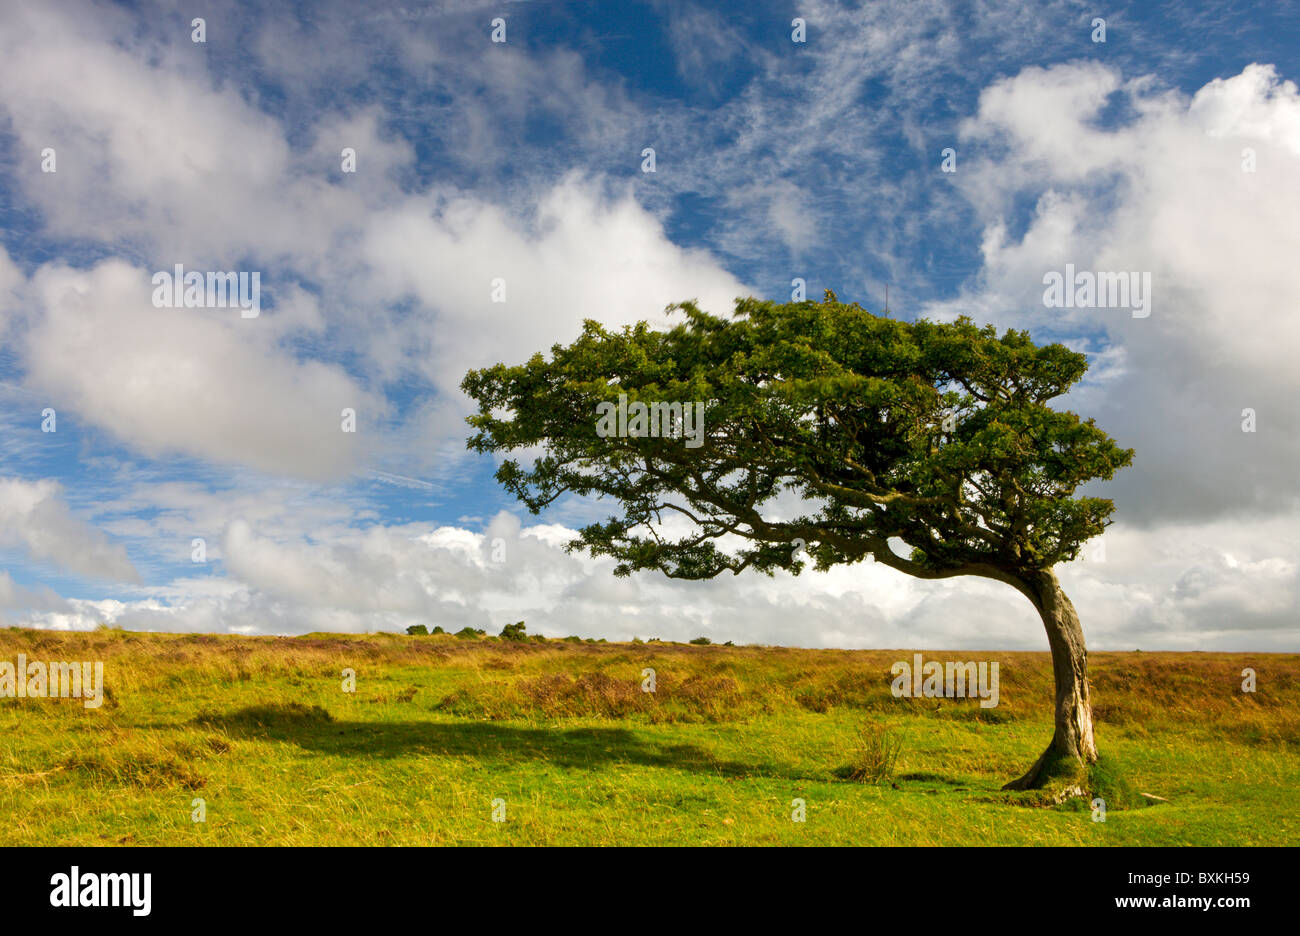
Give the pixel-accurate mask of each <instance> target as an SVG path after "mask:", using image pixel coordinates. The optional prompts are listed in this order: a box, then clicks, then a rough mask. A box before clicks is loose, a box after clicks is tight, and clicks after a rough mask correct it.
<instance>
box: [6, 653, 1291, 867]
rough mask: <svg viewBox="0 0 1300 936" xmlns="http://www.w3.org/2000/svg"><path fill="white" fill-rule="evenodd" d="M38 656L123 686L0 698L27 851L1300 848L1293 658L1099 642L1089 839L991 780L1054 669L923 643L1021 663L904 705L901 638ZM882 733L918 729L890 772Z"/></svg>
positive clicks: (11, 830) (1082, 818)
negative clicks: (884, 646)
mask: <svg viewBox="0 0 1300 936" xmlns="http://www.w3.org/2000/svg"><path fill="white" fill-rule="evenodd" d="M19 652H22V653H25V654H26V655H27V657H28V658H29V659H41V660H68V661H73V660H103V661H104V669H105V680H106V683H107V685H108V686H109V688H110V690H111V698H110V699H109V700H108V701H106V702H105V704H104V706H103V707H102V708H100V709H98V710H87V709H85V708H84V706H82V705H81V703H80V702H79V701H76V700H30V699H29V700H16V699H0V816H3V820H2V821H0V844H6V845H12V844H27V845H38V844H42V845H43V844H68V845H72V844H81V845H85V844H195V845H200V844H221V845H252V844H264V845H297V844H302V845H313V844H364V845H371V844H403V845H423V844H459V843H466V844H557V845H560V844H620V845H637V844H701V845H704V844H708V845H721V844H790V845H795V844H819V845H821V844H862V845H867V844H879V845H922V844H941V845H942V844H990V845H995V844H1014V845H1026V844H1052V845H1057V844H1061V845H1076V844H1077V845H1135V844H1136V845H1141V844H1161V845H1182V844H1207V845H1208V844H1217V845H1238V844H1265V845H1281V844H1291V845H1294V844H1297V842H1298V841H1300V823H1298V822H1297V819H1296V818H1295V810H1294V807H1293V805H1292V804H1291V802H1290V797H1291V795H1292V791H1293V790H1294V789H1295V788H1296V787H1297V786H1300V714H1298V713H1300V706H1298V705H1297V702H1300V656H1297V655H1294V654H1200V653H1195V654H1179V653H1099V654H1094V655H1093V656H1092V658H1091V665H1092V674H1093V694H1094V705H1095V709H1096V714H1097V716H1098V721H1097V727H1096V730H1097V740H1098V745H1099V747H1100V749H1101V751H1102V753H1103V759H1102V761H1101V762H1100V763H1099V764H1098V765H1096V766H1095V767H1094V768H1093V769H1092V770H1091V771H1090V772H1089V778H1088V785H1089V788H1090V791H1091V792H1095V793H1097V794H1099V795H1102V796H1103V797H1104V798H1106V799H1107V817H1106V822H1105V823H1096V822H1093V821H1092V818H1091V810H1090V809H1089V808H1088V806H1087V804H1086V803H1082V802H1080V801H1074V802H1067V803H1065V804H1062V805H1060V806H1050V807H1045V806H1042V805H1037V803H1038V799H1036V798H1035V796H1034V795H1033V794H1032V793H1026V794H1015V793H1003V792H1001V790H1000V787H1001V786H1002V784H1003V783H1005V782H1006V781H1008V780H1011V779H1013V778H1015V777H1017V776H1019V775H1020V774H1021V773H1023V772H1024V771H1025V770H1026V769H1027V768H1028V767H1029V765H1030V764H1032V763H1033V761H1034V760H1035V759H1036V758H1037V757H1038V755H1039V754H1040V753H1041V751H1042V749H1043V747H1044V746H1045V745H1046V743H1047V741H1048V739H1049V738H1050V736H1051V711H1050V709H1051V699H1052V694H1051V667H1050V662H1049V660H1048V657H1047V655H1046V654H1035V653H1001V652H997V653H974V652H970V651H962V652H956V653H951V654H939V653H937V652H927V653H926V657H927V658H935V659H940V658H946V659H956V660H979V659H988V660H997V661H1000V664H1001V703H1000V704H999V706H998V707H997V708H995V709H980V708H979V707H978V705H977V703H976V702H975V701H973V700H971V701H968V700H934V699H930V700H906V699H896V698H894V697H893V696H892V695H891V694H890V692H889V684H890V676H889V666H890V664H891V663H892V662H893V661H895V660H910V659H911V653H912V651H910V650H889V651H816V650H793V649H786V648H759V647H718V646H687V645H676V644H662V643H638V644H586V643H573V642H565V641H547V642H545V643H537V642H531V641H529V642H505V641H497V640H492V639H479V640H461V639H456V638H454V637H443V636H436V637H407V636H400V637H399V636H390V635H376V636H369V637H352V636H337V635H319V634H317V635H309V636H307V637H300V638H245V637H211V636H205V635H200V636H183V635H164V634H136V633H125V632H121V631H102V630H101V631H95V632H92V633H88V634H59V633H52V632H45V631H30V630H18V629H10V630H3V631H0V660H5V659H7V660H10V661H11V662H12V661H13V660H14V659H15V657H16V654H18V653H19ZM1246 666H1251V667H1253V668H1254V669H1255V670H1256V671H1257V672H1258V674H1259V677H1258V678H1259V690H1258V692H1256V693H1254V694H1245V693H1242V692H1240V691H1239V686H1240V681H1241V677H1240V672H1241V670H1242V669H1243V668H1244V667H1246ZM345 667H350V668H352V669H354V670H355V671H356V691H355V692H354V693H345V692H343V691H342V686H341V684H342V670H343V669H344V668H345ZM647 667H649V668H653V669H654V670H655V675H656V682H657V686H656V692H655V693H653V694H648V693H643V692H642V691H641V682H642V678H643V677H642V670H643V669H645V668H647ZM864 735H865V736H866V737H867V738H868V739H876V740H880V739H890V740H891V742H892V739H902V746H901V749H900V750H899V751H898V753H897V758H896V760H895V761H894V762H893V764H892V765H891V766H890V768H889V769H888V770H884V771H872V772H869V773H870V774H871V776H872V778H873V779H874V780H875V781H876V782H859V781H855V780H853V779H850V778H851V777H852V776H853V775H854V774H853V768H854V766H855V762H856V761H857V760H858V759H859V758H860V755H861V752H862V746H863V737H864ZM1140 793H1149V794H1153V795H1155V796H1160V797H1164V798H1165V799H1167V800H1169V802H1168V803H1156V804H1155V805H1147V804H1148V803H1149V802H1150V801H1149V800H1147V799H1146V798H1145V797H1142V796H1140V795H1139V794H1140ZM196 797H201V798H202V799H203V800H204V801H205V803H206V810H207V821H206V822H204V823H194V822H192V821H191V813H192V811H193V809H194V806H193V805H192V800H193V799H194V798H196ZM496 799H502V800H504V801H505V808H506V821H505V822H493V821H492V810H493V800H496ZM795 799H802V800H803V801H804V802H805V804H806V816H807V819H806V821H805V822H801V823H800V822H794V821H792V820H791V814H792V811H793V809H794V806H793V805H792V801H793V800H795Z"/></svg>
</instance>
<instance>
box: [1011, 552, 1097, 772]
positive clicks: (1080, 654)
mask: <svg viewBox="0 0 1300 936" xmlns="http://www.w3.org/2000/svg"><path fill="white" fill-rule="evenodd" d="M1023 581H1024V584H1025V585H1026V586H1027V588H1026V593H1027V594H1029V595H1030V597H1031V598H1032V600H1033V602H1034V606H1035V607H1036V608H1037V609H1038V613H1039V615H1040V616H1041V617H1042V619H1043V626H1044V627H1046V628H1047V642H1048V644H1049V645H1050V646H1051V648H1052V670H1053V673H1054V674H1055V676H1056V731H1055V732H1054V733H1053V735H1052V743H1051V744H1050V745H1048V747H1047V750H1046V751H1044V752H1043V754H1042V756H1041V757H1039V758H1038V760H1037V761H1036V762H1035V763H1034V766H1033V767H1030V768H1029V772H1028V773H1026V774H1025V775H1024V776H1023V777H1021V778H1020V779H1019V780H1013V781H1012V782H1011V783H1008V784H1007V785H1006V786H1004V787H1003V788H1002V789H1004V790H1031V789H1036V788H1039V787H1042V786H1045V785H1046V784H1047V783H1049V782H1051V781H1052V780H1053V779H1054V778H1056V777H1058V776H1062V775H1073V776H1075V777H1078V778H1080V779H1081V778H1082V775H1083V768H1085V767H1086V766H1087V765H1088V764H1092V763H1095V762H1096V760H1097V745H1096V742H1095V741H1094V740H1093V736H1092V702H1091V699H1090V698H1089V692H1088V650H1087V648H1086V647H1085V646H1084V643H1083V628H1081V627H1080V626H1079V615H1078V614H1077V613H1076V612H1075V610H1074V605H1073V604H1071V603H1070V599H1069V598H1067V597H1066V595H1065V592H1064V591H1062V590H1061V583H1060V582H1059V581H1057V578H1056V573H1055V572H1053V571H1052V570H1051V569H1048V570H1046V571H1043V572H1037V573H1034V574H1032V575H1031V576H1029V577H1027V578H1025V579H1023Z"/></svg>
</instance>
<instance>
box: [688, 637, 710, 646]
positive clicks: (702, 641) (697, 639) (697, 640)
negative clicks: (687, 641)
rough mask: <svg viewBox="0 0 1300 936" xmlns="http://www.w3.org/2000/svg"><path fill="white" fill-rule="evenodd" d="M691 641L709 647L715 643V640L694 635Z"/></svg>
mask: <svg viewBox="0 0 1300 936" xmlns="http://www.w3.org/2000/svg"><path fill="white" fill-rule="evenodd" d="M691 643H693V644H698V645H699V646H701V647H707V646H708V645H709V644H711V643H713V641H712V640H710V639H709V638H707V637H694V638H692V639H691Z"/></svg>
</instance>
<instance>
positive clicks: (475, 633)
mask: <svg viewBox="0 0 1300 936" xmlns="http://www.w3.org/2000/svg"><path fill="white" fill-rule="evenodd" d="M486 633H487V631H483V630H476V629H475V628H473V627H462V628H461V629H460V630H458V631H456V636H457V637H459V638H460V639H461V640H474V639H476V638H478V637H482V636H483V635H484V634H486Z"/></svg>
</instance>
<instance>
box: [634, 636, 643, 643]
mask: <svg viewBox="0 0 1300 936" xmlns="http://www.w3.org/2000/svg"><path fill="white" fill-rule="evenodd" d="M632 643H634V644H643V643H645V641H644V640H642V639H641V638H640V637H633V638H632Z"/></svg>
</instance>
